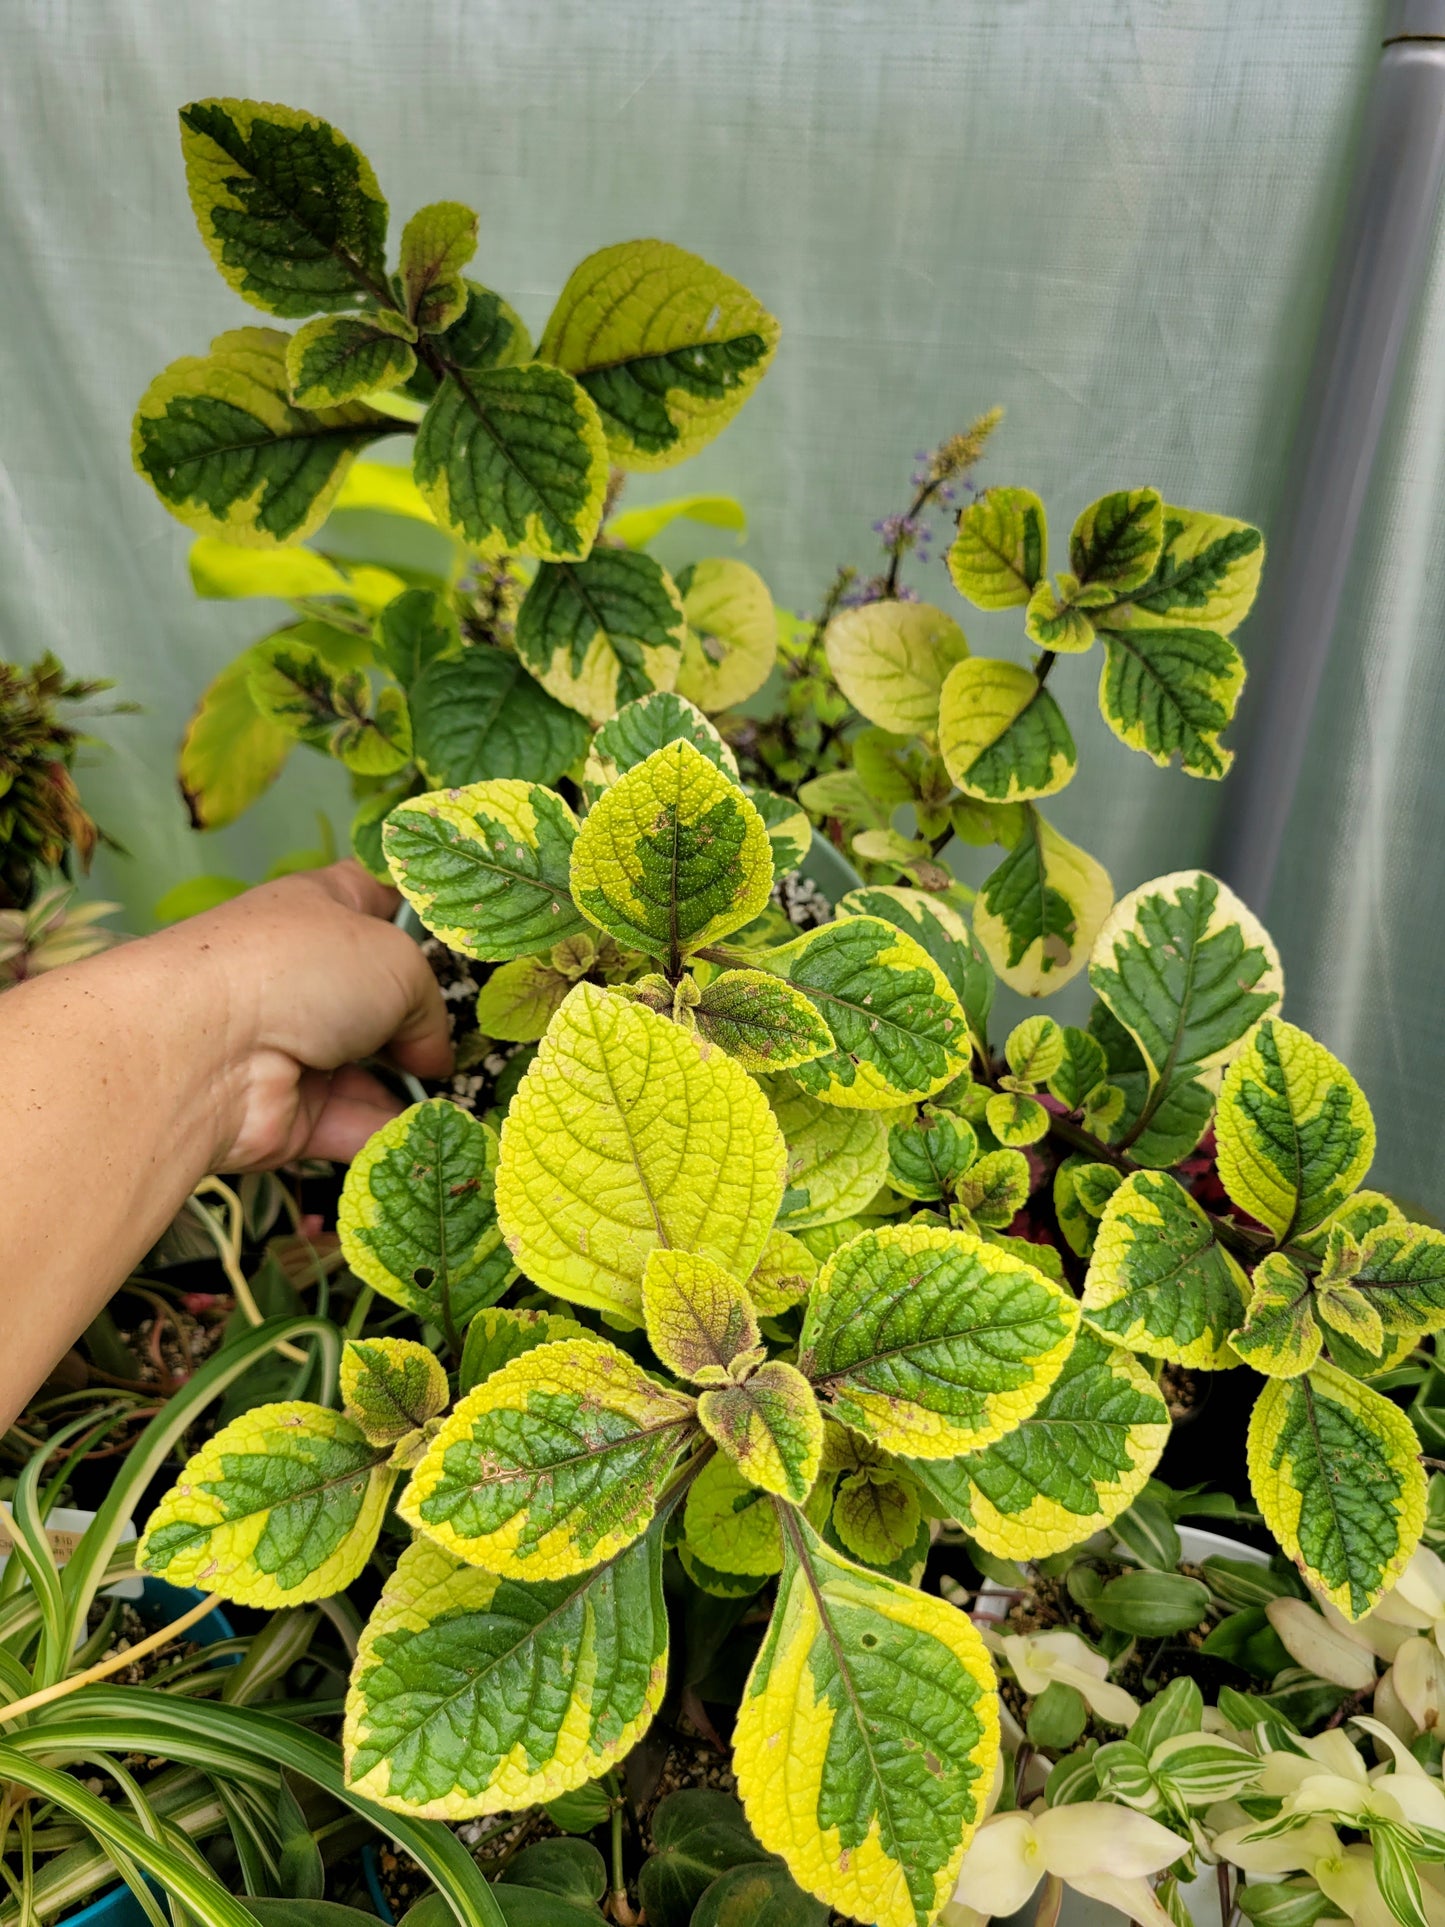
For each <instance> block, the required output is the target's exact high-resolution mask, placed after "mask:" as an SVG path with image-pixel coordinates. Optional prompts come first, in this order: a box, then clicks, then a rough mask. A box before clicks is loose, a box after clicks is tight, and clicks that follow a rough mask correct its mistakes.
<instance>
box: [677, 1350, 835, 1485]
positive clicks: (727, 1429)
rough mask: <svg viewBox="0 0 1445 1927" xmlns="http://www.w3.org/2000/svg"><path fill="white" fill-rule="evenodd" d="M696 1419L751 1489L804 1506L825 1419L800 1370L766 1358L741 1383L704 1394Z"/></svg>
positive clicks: (817, 1460) (819, 1456)
mask: <svg viewBox="0 0 1445 1927" xmlns="http://www.w3.org/2000/svg"><path fill="white" fill-rule="evenodd" d="M697 1416H698V1421H699V1423H700V1424H701V1426H702V1428H703V1430H704V1431H705V1432H706V1433H707V1435H708V1437H709V1438H710V1439H712V1440H713V1441H714V1443H715V1444H717V1445H718V1446H719V1447H720V1448H721V1450H722V1451H723V1452H725V1453H726V1454H727V1456H728V1457H729V1458H730V1459H732V1460H733V1461H734V1462H735V1463H736V1465H737V1467H738V1470H739V1471H740V1472H741V1473H742V1475H743V1477H744V1478H745V1479H746V1480H747V1482H748V1484H749V1485H752V1486H759V1487H761V1488H762V1490H763V1491H764V1492H776V1493H777V1494H778V1495H779V1496H780V1497H782V1498H784V1499H788V1500H790V1501H791V1502H792V1503H793V1504H794V1505H802V1503H803V1501H804V1500H805V1499H806V1498H807V1496H808V1494H809V1492H811V1491H812V1489H813V1481H814V1480H815V1479H816V1478H817V1476H818V1467H819V1464H820V1463H821V1459H822V1452H823V1415H822V1413H821V1412H820V1411H819V1410H818V1402H817V1400H816V1399H815V1398H814V1397H813V1389H812V1387H811V1386H810V1385H809V1383H808V1381H807V1379H805V1378H804V1377H803V1375H802V1373H801V1372H799V1371H798V1370H796V1369H795V1367H793V1366H792V1365H789V1364H788V1363H787V1362H786V1361H785V1360H783V1359H781V1358H774V1359H769V1360H768V1361H767V1362H766V1363H764V1364H762V1365H759V1366H758V1368H757V1370H756V1371H755V1372H750V1373H749V1374H748V1376H747V1378H746V1379H745V1380H744V1381H743V1382H742V1383H741V1384H738V1385H718V1386H710V1387H709V1388H708V1390H706V1391H704V1392H702V1393H701V1394H700V1395H699V1397H698V1401H697Z"/></svg>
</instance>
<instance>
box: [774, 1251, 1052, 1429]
mask: <svg viewBox="0 0 1445 1927" xmlns="http://www.w3.org/2000/svg"><path fill="white" fill-rule="evenodd" d="M1078 1323H1079V1311H1078V1306H1077V1304H1076V1302H1075V1300H1074V1299H1073V1297H1072V1296H1071V1295H1070V1294H1069V1293H1068V1292H1066V1291H1064V1290H1062V1289H1061V1288H1060V1287H1059V1286H1058V1285H1056V1284H1054V1283H1053V1282H1052V1281H1051V1280H1049V1279H1047V1278H1045V1277H1044V1276H1043V1274H1042V1273H1041V1272H1040V1271H1038V1270H1036V1269H1035V1268H1034V1267H1033V1266H1032V1265H1029V1264H1025V1263H1023V1262H1022V1261H1020V1260H1019V1259H1018V1258H1015V1257H1013V1256H1012V1255H1011V1254H1009V1253H1007V1252H1004V1251H1000V1250H997V1249H995V1247H993V1246H992V1245H989V1244H986V1243H985V1242H984V1241H983V1239H982V1238H980V1237H978V1236H977V1235H976V1234H974V1233H973V1232H968V1231H951V1230H949V1229H948V1228H947V1227H946V1226H943V1225H930V1224H923V1223H913V1224H899V1225H886V1226H884V1227H883V1228H882V1229H880V1230H876V1231H865V1232H864V1233H863V1235H862V1236H861V1237H858V1238H855V1239H854V1240H853V1242H852V1243H851V1244H847V1245H845V1246H844V1247H843V1249H842V1250H841V1251H839V1252H837V1253H835V1254H834V1256H833V1257H832V1258H830V1259H829V1261H828V1263H827V1264H826V1265H825V1266H824V1268H823V1275H822V1277H821V1278H819V1280H818V1282H817V1284H816V1285H815V1286H814V1287H813V1291H812V1294H811V1296H810V1298H809V1301H808V1311H807V1316H806V1318H805V1319H804V1322H803V1333H802V1337H801V1339H800V1340H799V1350H798V1369H799V1370H800V1371H801V1372H802V1373H803V1374H804V1376H805V1377H807V1378H809V1379H811V1380H812V1381H813V1383H814V1384H815V1385H816V1386H817V1388H818V1391H819V1394H820V1396H822V1397H823V1398H825V1399H826V1400H827V1401H828V1402H829V1406H830V1409H831V1412H832V1415H833V1416H834V1417H835V1418H837V1419H839V1420H840V1421H841V1422H842V1423H843V1424H844V1425H847V1426H849V1427H850V1428H851V1429H852V1430H853V1431H855V1432H862V1433H863V1434H864V1435H865V1436H866V1437H868V1438H871V1439H873V1440H874V1441H875V1442H876V1443H877V1444H878V1445H881V1446H882V1447H883V1448H884V1450H885V1451H888V1452H901V1453H907V1454H909V1455H911V1456H912V1457H914V1458H929V1459H951V1458H956V1457H957V1456H958V1454H959V1453H960V1452H972V1451H976V1450H977V1449H978V1448H979V1447H980V1446H983V1445H988V1444H990V1443H991V1442H992V1441H993V1440H994V1439H996V1438H998V1437H999V1436H1000V1435H1001V1434H1002V1433H1004V1432H1007V1431H1009V1430H1011V1429H1012V1428H1013V1427H1014V1426H1016V1425H1018V1424H1020V1423H1021V1422H1022V1421H1023V1420H1024V1419H1025V1418H1027V1417H1028V1416H1029V1414H1030V1413H1031V1412H1032V1411H1033V1410H1034V1409H1035V1407H1036V1406H1037V1405H1038V1403H1039V1401H1040V1400H1041V1399H1042V1398H1043V1396H1044V1394H1045V1392H1047V1390H1048V1389H1049V1386H1050V1385H1051V1384H1052V1383H1053V1382H1054V1380H1055V1379H1056V1378H1057V1377H1058V1375H1059V1372H1060V1371H1061V1370H1062V1368H1063V1364H1064V1360H1065V1359H1066V1358H1067V1357H1068V1355H1069V1351H1070V1348H1071V1347H1072V1345H1073V1342H1074V1334H1075V1332H1076V1331H1077V1329H1078Z"/></svg>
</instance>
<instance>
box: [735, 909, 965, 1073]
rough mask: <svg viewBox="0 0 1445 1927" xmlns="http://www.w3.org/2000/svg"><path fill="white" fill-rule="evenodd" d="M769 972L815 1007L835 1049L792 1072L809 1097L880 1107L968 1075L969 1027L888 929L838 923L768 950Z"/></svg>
mask: <svg viewBox="0 0 1445 1927" xmlns="http://www.w3.org/2000/svg"><path fill="white" fill-rule="evenodd" d="M766 963H767V968H768V969H769V970H772V971H776V972H778V973H779V974H780V975H782V976H784V977H786V979H787V981H788V982H789V983H791V984H794V985H796V986H797V988H798V989H799V990H801V991H802V992H803V993H804V994H805V995H806V996H807V997H808V998H809V999H810V1000H811V1001H812V1002H813V1003H814V1004H815V1005H816V1006H817V1008H818V1010H819V1011H820V1012H821V1013H822V1015H823V1018H824V1020H825V1021H826V1023H827V1025H828V1028H829V1030H830V1031H831V1032H832V1035H833V1042H834V1046H835V1048H834V1049H832V1050H830V1051H828V1052H827V1053H826V1054H825V1055H824V1056H822V1057H815V1058H813V1059H812V1060H811V1062H809V1063H806V1064H799V1065H796V1066H795V1067H794V1068H793V1070H792V1071H791V1072H790V1075H791V1076H792V1077H793V1078H794V1079H795V1080H796V1082H797V1083H798V1084H799V1085H800V1086H801V1087H802V1088H803V1090H805V1091H807V1092H808V1093H809V1094H810V1095H812V1096H814V1097H818V1098H821V1099H822V1100H823V1102H824V1103H827V1104H839V1105H843V1106H845V1107H847V1108H850V1109H858V1110H884V1109H889V1108H892V1107H893V1106H895V1105H898V1104H903V1103H907V1102H908V1101H909V1100H910V1099H912V1100H917V1099H919V1098H924V1097H931V1096H932V1095H933V1093H934V1092H935V1091H939V1090H942V1088H943V1086H944V1085H945V1084H947V1083H949V1082H950V1081H951V1080H952V1079H953V1078H955V1077H957V1075H958V1074H959V1072H960V1071H962V1070H965V1069H967V1067H968V1061H969V1057H970V1054H971V1049H972V1046H971V1044H970V1041H969V1032H968V1021H967V1019H966V1018H965V1016H964V1014H963V1007H962V1005H961V1004H960V1003H959V1001H958V998H957V997H956V996H955V994H954V992H953V988H952V986H951V985H950V984H949V982H948V979H947V978H946V977H945V976H944V974H943V972H942V971H941V970H940V969H939V967H938V965H937V964H936V963H935V962H934V961H933V959H932V957H930V956H929V954H928V952H927V951H926V950H924V949H923V948H922V947H921V946H920V945H918V944H916V943H915V942H914V941H913V939H912V937H909V936H906V935H905V934H904V932H903V931H902V930H900V929H899V927H898V926H897V925H896V924H892V923H885V922H884V921H883V920H882V919H881V918H879V917H845V918H843V919H841V920H840V921H838V922H836V923H825V924H822V925H820V926H819V928H817V929H816V930H807V931H805V932H804V933H803V935H802V936H800V937H795V938H794V939H793V941H792V942H791V943H787V944H783V945H781V946H780V947H779V948H778V949H776V950H772V951H770V952H768V954H767V958H766Z"/></svg>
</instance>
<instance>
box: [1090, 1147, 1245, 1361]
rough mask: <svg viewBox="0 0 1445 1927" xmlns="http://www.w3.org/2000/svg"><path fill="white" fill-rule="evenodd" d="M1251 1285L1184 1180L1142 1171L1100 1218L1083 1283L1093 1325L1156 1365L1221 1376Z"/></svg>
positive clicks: (1117, 1193) (1127, 1182)
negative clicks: (1164, 1362) (1163, 1361)
mask: <svg viewBox="0 0 1445 1927" xmlns="http://www.w3.org/2000/svg"><path fill="white" fill-rule="evenodd" d="M1248 1299H1249V1283H1248V1280H1247V1279H1246V1278H1245V1275H1244V1273H1243V1271H1242V1270H1241V1269H1240V1266H1239V1263H1238V1261H1237V1260H1236V1259H1235V1257H1234V1256H1233V1254H1232V1253H1231V1252H1229V1251H1228V1250H1226V1248H1225V1247H1224V1245H1222V1244H1221V1243H1220V1242H1219V1239H1218V1236H1217V1235H1216V1232H1215V1229H1214V1225H1213V1223H1212V1222H1211V1220H1210V1219H1209V1218H1208V1217H1207V1216H1206V1214H1205V1213H1204V1212H1203V1211H1202V1210H1201V1209H1200V1207H1199V1206H1198V1205H1197V1204H1196V1203H1195V1202H1194V1200H1193V1198H1191V1197H1190V1195H1189V1193H1188V1192H1187V1191H1186V1190H1185V1189H1184V1186H1183V1185H1182V1184H1180V1183H1179V1181H1178V1179H1177V1178H1172V1177H1170V1176H1169V1175H1168V1173H1167V1172H1164V1171H1136V1172H1135V1173H1134V1174H1133V1176H1132V1177H1129V1178H1126V1179H1125V1180H1124V1182H1123V1184H1121V1185H1120V1186H1119V1188H1118V1190H1117V1191H1115V1193H1114V1195H1113V1196H1112V1197H1111V1198H1110V1200H1109V1202H1108V1204H1107V1206H1106V1207H1105V1210H1104V1215H1103V1217H1102V1219H1101V1220H1100V1221H1099V1229H1098V1233H1097V1235H1096V1237H1095V1240H1094V1255H1093V1259H1092V1260H1091V1262H1090V1265H1089V1275H1088V1278H1087V1280H1086V1282H1085V1285H1084V1300H1083V1303H1084V1313H1085V1315H1086V1317H1087V1318H1088V1319H1089V1321H1090V1323H1091V1324H1093V1325H1094V1326H1096V1327H1097V1328H1098V1330H1100V1331H1102V1332H1104V1333H1105V1334H1106V1335H1107V1336H1108V1337H1110V1338H1112V1339H1113V1340H1114V1342H1115V1343H1116V1344H1118V1345H1124V1346H1126V1347H1127V1348H1128V1349H1129V1350H1130V1351H1133V1352H1142V1353H1143V1354H1144V1356H1145V1357H1147V1358H1168V1359H1173V1360H1174V1361H1175V1362H1176V1363H1177V1364H1180V1365H1195V1366H1202V1367H1203V1368H1204V1369H1205V1370H1206V1371H1219V1370H1220V1369H1222V1368H1223V1367H1225V1366H1228V1365H1231V1364H1233V1363H1234V1362H1235V1361H1234V1356H1233V1353H1232V1352H1231V1350H1230V1346H1229V1335H1230V1333H1231V1332H1233V1331H1234V1330H1236V1329H1237V1327H1238V1326H1239V1325H1241V1324H1242V1323H1243V1322H1244V1315H1245V1306H1246V1304H1247V1303H1248Z"/></svg>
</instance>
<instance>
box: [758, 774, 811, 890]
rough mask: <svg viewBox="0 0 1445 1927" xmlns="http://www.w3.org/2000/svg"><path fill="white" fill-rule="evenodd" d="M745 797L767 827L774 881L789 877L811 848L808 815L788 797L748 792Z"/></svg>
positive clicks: (763, 792)
mask: <svg viewBox="0 0 1445 1927" xmlns="http://www.w3.org/2000/svg"><path fill="white" fill-rule="evenodd" d="M748 795H749V797H750V798H751V799H752V804H753V808H754V809H755V810H756V811H757V813H758V815H759V816H760V817H761V818H762V819H763V821H764V823H766V824H767V826H768V842H769V843H770V844H771V845H772V851H773V875H774V877H775V878H776V877H785V876H789V875H791V874H792V872H793V871H794V870H796V869H797V868H798V867H799V866H800V865H801V864H802V862H803V861H804V859H805V858H806V856H807V854H808V851H809V850H810V849H811V848H812V844H813V825H812V823H811V822H810V820H809V817H808V812H807V811H806V810H805V809H803V808H802V806H801V805H800V804H798V803H795V802H794V801H793V800H792V798H791V797H787V796H779V795H778V794H777V793H776V792H775V791H773V790H758V789H750V790H749V791H748Z"/></svg>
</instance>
